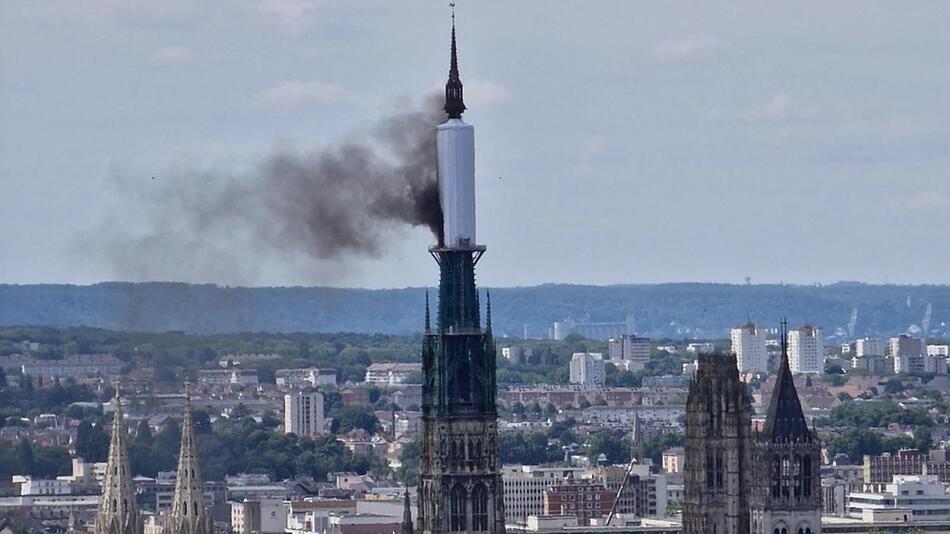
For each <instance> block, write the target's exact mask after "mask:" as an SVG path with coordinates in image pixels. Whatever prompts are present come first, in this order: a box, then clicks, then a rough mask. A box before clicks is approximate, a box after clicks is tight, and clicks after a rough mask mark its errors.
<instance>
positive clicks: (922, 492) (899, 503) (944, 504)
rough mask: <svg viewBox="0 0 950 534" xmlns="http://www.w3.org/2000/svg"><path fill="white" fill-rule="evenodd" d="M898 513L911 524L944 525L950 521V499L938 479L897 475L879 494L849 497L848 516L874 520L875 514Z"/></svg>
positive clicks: (924, 476) (862, 493) (860, 493)
mask: <svg viewBox="0 0 950 534" xmlns="http://www.w3.org/2000/svg"><path fill="white" fill-rule="evenodd" d="M893 509H899V510H903V511H904V512H905V513H907V514H908V515H909V517H908V518H907V519H908V520H911V521H914V522H920V521H944V520H948V519H950V495H948V494H947V491H946V488H945V486H944V484H943V483H942V482H940V479H939V478H938V477H936V476H935V475H895V476H894V480H893V481H892V482H891V483H889V484H887V485H885V487H884V490H883V491H880V492H859V493H852V494H851V495H850V496H849V497H848V515H849V516H851V517H856V518H862V519H863V518H866V517H869V516H872V517H873V514H874V512H877V511H887V510H893Z"/></svg>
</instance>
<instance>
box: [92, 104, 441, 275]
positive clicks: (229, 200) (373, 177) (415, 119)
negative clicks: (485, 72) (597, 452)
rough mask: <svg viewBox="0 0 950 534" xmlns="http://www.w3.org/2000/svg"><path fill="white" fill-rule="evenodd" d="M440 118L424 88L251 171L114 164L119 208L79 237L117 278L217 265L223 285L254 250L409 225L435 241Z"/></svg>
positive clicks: (364, 240)
mask: <svg viewBox="0 0 950 534" xmlns="http://www.w3.org/2000/svg"><path fill="white" fill-rule="evenodd" d="M444 117H445V114H444V112H443V111H442V110H441V102H440V100H439V99H438V97H436V96H430V97H428V98H426V99H425V100H424V102H423V104H422V105H421V106H419V107H410V108H409V109H407V110H404V111H402V112H399V113H396V114H394V115H391V116H389V117H387V118H385V119H383V120H382V121H380V122H379V123H378V124H377V125H376V126H375V127H373V128H372V129H371V132H370V133H369V134H368V135H367V137H366V139H364V140H360V141H348V142H344V143H340V144H337V145H334V146H329V147H325V148H322V149H320V150H316V151H313V152H311V153H308V154H302V153H296V152H291V151H277V152H275V153H273V154H271V155H270V156H269V157H267V158H265V160H264V161H262V162H260V163H259V164H257V165H254V166H252V167H251V170H250V171H249V172H248V171H224V170H220V169H212V170H208V169H197V168H187V167H186V168H181V166H179V167H178V168H173V169H171V170H170V171H168V172H167V173H164V174H163V173H158V174H157V175H156V177H154V178H151V177H148V176H146V177H144V179H143V180H140V181H136V180H130V179H129V178H128V176H125V175H122V174H124V173H120V176H118V177H117V178H118V182H119V184H120V186H121V188H120V194H121V195H120V196H121V197H122V200H123V202H122V208H121V209H120V211H122V210H125V213H121V214H119V215H116V214H113V216H112V217H111V219H110V221H109V223H107V224H106V225H104V227H103V228H101V229H99V231H97V232H95V233H94V235H92V236H89V237H88V238H87V239H85V240H84V243H85V244H88V243H89V240H90V239H92V240H93V241H94V242H95V244H96V245H98V246H96V247H94V248H95V249H96V250H95V252H94V253H97V254H100V255H106V256H108V258H109V259H110V260H111V261H112V264H113V268H114V270H115V271H116V272H115V275H116V276H118V277H120V278H123V279H132V280H158V279H165V280H167V279H178V280H189V281H197V280H205V281H223V280H221V278H222V277H221V276H216V275H217V274H221V273H226V275H225V276H224V278H226V279H227V281H228V282H229V283H230V282H234V283H247V282H248V281H251V280H253V279H254V277H255V275H254V272H253V271H254V267H253V266H252V265H250V263H252V262H254V261H255V260H254V258H260V257H261V256H262V255H269V256H272V257H280V258H287V259H288V261H290V262H294V261H296V262H297V263H298V264H307V263H308V261H307V260H308V259H309V260H310V261H309V263H310V264H316V263H325V262H328V261H329V262H330V263H333V262H336V263H341V262H342V263H345V259H346V258H347V257H351V256H370V257H378V256H380V255H382V254H383V253H384V252H385V248H386V241H387V237H390V236H391V235H392V232H393V231H396V230H398V228H399V227H405V226H407V225H409V226H421V227H426V228H428V229H429V230H431V231H432V233H433V235H434V238H435V239H436V240H437V241H438V242H439V243H441V242H442V208H441V205H440V203H439V192H438V183H437V167H436V149H435V127H436V125H438V124H439V123H440V122H443V121H444ZM133 212H134V213H133ZM236 251H242V252H243V254H242V252H236ZM85 252H86V253H88V252H89V250H88V248H87V249H86V251H85ZM301 259H302V260H303V261H300V260H301ZM234 263H238V265H234ZM315 281H316V280H315Z"/></svg>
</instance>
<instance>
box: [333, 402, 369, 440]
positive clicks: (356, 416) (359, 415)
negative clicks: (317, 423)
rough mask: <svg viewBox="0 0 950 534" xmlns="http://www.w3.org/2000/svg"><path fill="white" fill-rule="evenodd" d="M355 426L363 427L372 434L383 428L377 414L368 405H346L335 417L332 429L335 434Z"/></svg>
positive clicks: (347, 430) (342, 432)
mask: <svg viewBox="0 0 950 534" xmlns="http://www.w3.org/2000/svg"><path fill="white" fill-rule="evenodd" d="M354 428H362V429H363V430H365V431H367V432H369V433H370V434H375V433H376V432H379V431H380V429H381V425H380V424H379V421H378V420H377V419H376V414H374V413H373V411H372V410H371V409H369V408H368V407H366V406H356V405H351V406H344V407H343V408H341V409H340V411H339V412H338V413H337V415H336V416H335V417H334V418H333V424H332V426H331V431H332V432H333V433H334V434H345V433H347V432H349V431H350V430H353V429H354Z"/></svg>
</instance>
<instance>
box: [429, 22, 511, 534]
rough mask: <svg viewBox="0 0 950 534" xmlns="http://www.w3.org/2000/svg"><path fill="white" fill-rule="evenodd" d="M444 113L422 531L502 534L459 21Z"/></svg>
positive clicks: (491, 354)
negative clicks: (459, 54) (440, 234)
mask: <svg viewBox="0 0 950 534" xmlns="http://www.w3.org/2000/svg"><path fill="white" fill-rule="evenodd" d="M445 111H446V113H447V114H448V120H447V121H446V122H445V123H444V124H442V125H440V126H439V127H438V130H437V132H436V141H437V143H436V145H437V151H438V163H439V201H440V204H441V205H442V211H443V217H444V224H443V230H444V232H443V234H444V235H443V237H442V239H441V242H440V243H439V244H438V245H437V246H434V247H432V248H430V249H429V250H430V252H431V254H432V256H433V257H434V258H435V260H436V262H437V263H438V265H439V273H440V280H439V307H438V318H437V325H436V328H435V329H432V328H431V327H430V324H429V310H428V302H427V303H426V324H425V327H426V332H425V340H424V344H423V350H422V367H423V375H424V381H423V401H422V404H423V406H422V413H423V415H422V427H423V438H422V462H421V463H422V465H421V472H420V475H419V517H418V525H419V531H420V532H422V533H423V534H441V533H446V532H490V533H503V532H504V531H505V512H504V501H503V498H502V481H501V473H500V471H499V467H500V465H499V460H498V443H497V436H498V430H497V427H496V425H497V411H496V408H495V345H494V342H493V340H492V334H491V301H490V300H489V301H488V306H487V310H488V312H487V318H486V319H487V320H486V325H485V328H482V326H481V320H480V317H479V297H478V291H477V289H476V287H475V265H476V263H477V262H478V260H479V258H481V256H482V254H483V253H484V251H485V247H484V246H480V245H477V244H476V241H475V132H474V128H472V126H471V125H469V124H466V123H465V122H463V121H462V112H464V111H465V104H464V103H463V100H462V82H461V80H460V78H459V71H458V58H457V52H456V44H455V24H454V22H453V25H452V45H451V67H450V69H449V81H448V83H447V84H446V86H445ZM427 300H428V298H427Z"/></svg>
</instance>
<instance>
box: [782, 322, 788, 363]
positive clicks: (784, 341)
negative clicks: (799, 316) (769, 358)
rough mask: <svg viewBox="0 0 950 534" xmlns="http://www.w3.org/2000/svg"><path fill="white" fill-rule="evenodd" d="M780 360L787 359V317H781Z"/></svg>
mask: <svg viewBox="0 0 950 534" xmlns="http://www.w3.org/2000/svg"><path fill="white" fill-rule="evenodd" d="M782 360H783V361H785V362H787V361H788V318H787V317H783V318H782Z"/></svg>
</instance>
